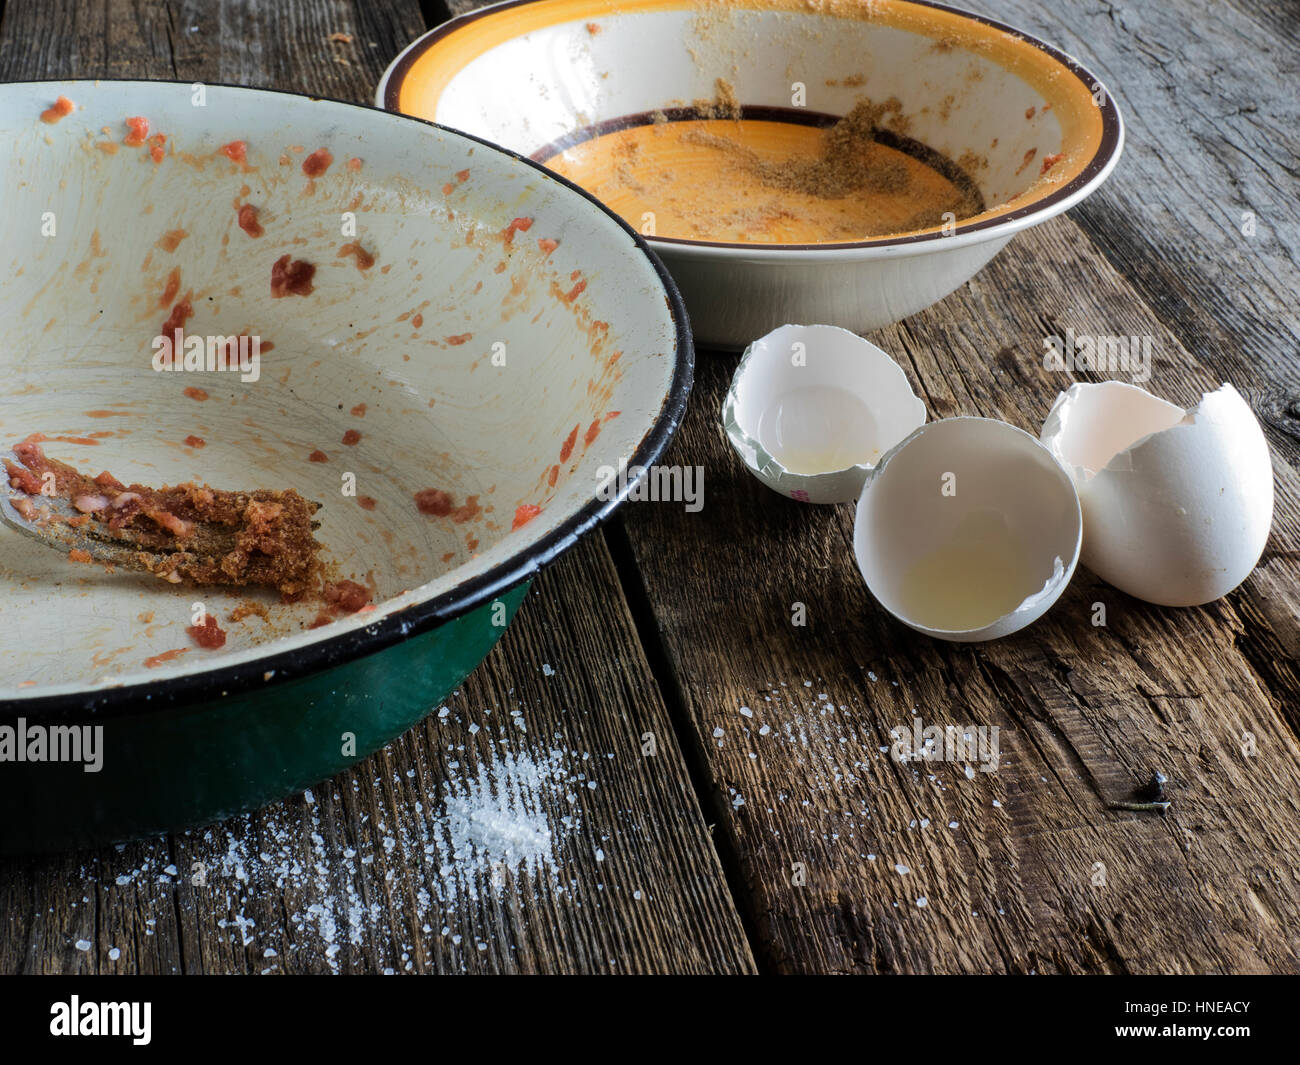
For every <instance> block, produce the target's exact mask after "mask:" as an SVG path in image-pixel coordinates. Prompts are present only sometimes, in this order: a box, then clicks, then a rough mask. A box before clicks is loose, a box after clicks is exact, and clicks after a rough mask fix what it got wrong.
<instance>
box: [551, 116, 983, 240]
mask: <svg viewBox="0 0 1300 1065" xmlns="http://www.w3.org/2000/svg"><path fill="white" fill-rule="evenodd" d="M718 114H722V115H724V117H716V116H717V115H718ZM900 115H901V105H900V104H899V103H898V101H897V100H893V99H891V100H887V101H886V102H884V103H883V104H874V103H872V102H871V101H870V100H867V99H861V100H859V101H858V103H857V104H856V105H855V106H854V107H853V109H852V110H851V111H850V112H849V113H848V114H847V115H844V116H843V117H842V118H840V119H839V120H838V121H835V120H833V119H829V121H830V122H832V123H833V124H830V125H820V126H819V125H816V124H809V122H810V120H813V121H815V120H816V119H817V118H818V117H819V116H817V115H812V114H804V115H800V116H798V120H797V121H792V120H791V118H790V116H789V115H786V114H784V113H780V112H778V111H777V110H776V109H763V108H740V107H739V106H731V107H728V108H719V107H717V106H713V105H705V106H701V105H700V104H696V105H695V106H693V107H692V108H689V109H673V110H672V111H671V112H669V111H659V112H655V113H654V114H653V115H650V116H647V121H645V122H641V123H637V124H630V125H627V126H624V127H622V128H618V129H615V130H612V131H609V132H604V133H599V132H597V133H596V135H594V136H591V137H590V138H588V139H585V140H582V141H580V142H578V143H576V144H572V145H570V146H567V147H564V148H563V149H561V150H560V151H557V152H550V153H546V155H545V157H544V158H541V161H542V162H543V163H544V164H545V165H546V166H547V167H549V168H550V169H551V170H554V171H555V172H556V173H558V174H560V175H561V176H563V177H566V178H568V179H569V180H571V181H573V182H575V183H576V184H578V185H581V186H582V187H583V188H585V189H587V190H588V191H589V192H591V193H592V194H593V195H595V196H596V197H598V198H599V199H600V200H602V201H603V202H604V203H605V204H607V205H608V206H609V207H610V208H612V209H613V210H614V211H616V212H618V213H619V214H620V215H622V216H623V217H624V218H625V219H626V220H627V221H628V222H630V223H631V224H632V225H633V226H635V227H637V228H638V229H641V230H642V231H646V232H649V233H650V235H652V236H657V237H667V238H676V239H682V240H707V241H720V242H726V243H757V244H819V243H843V242H851V241H859V240H866V239H871V238H874V237H882V236H888V235H892V234H898V233H906V232H910V231H914V230H919V229H928V228H931V227H934V226H940V225H943V224H945V223H952V224H955V223H957V222H961V221H962V220H964V219H966V218H970V217H971V216H973V215H976V214H979V213H980V212H982V211H983V210H984V209H985V204H984V200H983V197H982V196H981V194H980V192H979V189H978V188H977V187H976V185H975V183H974V182H973V181H972V180H971V179H970V178H969V177H968V176H967V175H966V174H965V173H964V172H963V171H962V170H961V169H960V168H959V167H958V166H956V164H954V163H952V162H951V161H949V160H948V159H946V158H945V157H943V156H942V155H940V154H939V153H937V152H934V151H932V150H931V149H929V148H927V147H926V146H924V145H921V144H919V143H918V142H915V141H912V140H910V139H909V138H907V137H904V136H902V135H900V134H898V133H896V132H893V131H892V130H889V129H886V128H884V127H883V126H882V123H885V122H887V121H890V120H893V121H895V124H897V119H898V117H899V116H900ZM821 117H823V118H825V116H821ZM542 154H543V153H539V156H541V155H542ZM647 225H649V226H650V229H647V228H646V227H647Z"/></svg>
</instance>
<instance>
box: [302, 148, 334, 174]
mask: <svg viewBox="0 0 1300 1065" xmlns="http://www.w3.org/2000/svg"><path fill="white" fill-rule="evenodd" d="M332 162H334V156H332V155H330V153H329V149H328V148H317V149H316V150H315V151H314V152H312V153H311V155H309V156H307V158H306V159H304V160H303V161H302V172H303V173H304V174H306V175H307V176H308V177H309V178H318V177H320V176H321V175H322V174H323V173H325V171H326V170H328V169H329V168H330V163H332Z"/></svg>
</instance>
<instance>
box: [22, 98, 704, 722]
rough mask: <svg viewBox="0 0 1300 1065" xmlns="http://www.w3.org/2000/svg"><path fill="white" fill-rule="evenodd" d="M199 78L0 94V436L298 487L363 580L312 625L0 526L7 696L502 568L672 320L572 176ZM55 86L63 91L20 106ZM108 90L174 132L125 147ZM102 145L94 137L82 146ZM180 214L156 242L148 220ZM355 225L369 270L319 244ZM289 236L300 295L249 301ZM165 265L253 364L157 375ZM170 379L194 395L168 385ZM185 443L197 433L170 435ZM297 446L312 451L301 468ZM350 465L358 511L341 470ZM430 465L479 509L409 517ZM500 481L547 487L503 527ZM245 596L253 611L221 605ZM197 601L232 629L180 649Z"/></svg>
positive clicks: (630, 431)
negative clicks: (241, 369) (251, 374)
mask: <svg viewBox="0 0 1300 1065" xmlns="http://www.w3.org/2000/svg"><path fill="white" fill-rule="evenodd" d="M206 93H207V96H206V106H202V107H196V106H193V105H192V102H191V89H190V87H189V86H188V85H175V84H164V83H133V82H121V83H112V82H100V83H90V82H80V83H60V84H52V83H47V84H20V85H9V86H4V87H3V89H0V126H2V127H3V128H2V129H0V137H3V139H4V142H5V145H6V149H7V150H6V153H5V157H4V164H3V165H4V171H3V182H4V188H5V211H4V213H3V217H0V246H3V248H4V249H5V252H4V254H5V257H6V258H7V259H8V262H7V263H6V266H5V280H4V282H3V285H2V286H0V319H2V320H3V322H4V326H5V331H6V337H5V340H6V343H5V345H4V347H3V354H0V364H2V366H3V373H2V374H0V453H2V454H5V455H8V454H9V451H10V448H11V447H12V446H13V445H14V444H16V443H18V442H19V441H20V440H22V439H23V438H25V437H27V436H28V434H31V433H34V432H36V433H42V434H44V435H45V436H46V437H47V438H49V439H47V441H46V443H45V445H44V446H45V450H46V453H47V454H48V455H49V456H51V457H53V458H58V459H62V460H65V461H68V462H70V463H72V464H74V465H76V466H77V467H79V468H81V469H83V470H85V471H87V472H90V473H92V474H93V473H97V472H98V471H100V470H102V469H108V470H110V471H111V472H112V473H114V474H115V475H116V476H117V477H119V478H120V479H121V480H122V481H124V482H128V483H129V482H132V481H138V482H140V483H144V484H150V485H158V484H163V483H167V484H175V483H178V482H183V481H188V480H197V481H200V482H207V483H208V484H211V485H212V486H214V487H219V488H227V489H240V490H251V489H255V488H271V489H283V488H295V489H297V490H298V491H299V492H301V493H302V494H303V495H304V496H307V497H309V498H312V499H315V500H318V501H320V502H321V503H322V508H321V510H320V512H319V515H318V516H319V518H320V520H321V523H322V524H321V528H320V530H319V532H318V537H319V539H320V540H321V541H322V542H323V544H324V545H325V549H326V557H327V559H328V561H329V562H330V564H331V568H332V570H333V572H334V574H335V575H336V576H338V577H348V578H352V579H355V580H357V581H359V582H363V583H368V584H370V585H371V587H372V588H373V589H374V591H375V601H376V604H377V608H376V610H374V611H371V612H367V613H364V614H358V615H353V616H351V617H347V618H344V619H342V620H338V621H336V622H334V623H333V624H331V625H327V626H325V627H323V628H319V629H311V630H309V629H307V628H306V626H307V625H308V624H309V623H310V622H311V621H312V620H313V618H314V617H315V616H316V612H317V606H316V605H315V604H312V603H303V604H298V605H283V604H280V603H279V601H278V597H277V596H275V595H274V594H273V593H264V592H263V593H256V594H253V595H249V594H247V593H246V592H241V591H223V590H220V589H202V590H200V589H196V588H194V587H191V586H177V587H173V586H168V585H166V584H164V583H163V582H161V581H159V580H157V579H155V578H152V577H145V576H139V575H132V574H126V573H121V572H119V573H115V574H108V573H106V572H104V571H103V570H102V569H101V568H100V567H98V566H85V565H82V566H78V565H75V564H73V563H70V562H69V561H68V560H67V559H65V558H64V557H62V556H61V555H60V554H59V553H57V552H54V551H51V550H49V549H48V548H44V547H41V546H40V545H38V544H35V543H32V542H30V541H29V540H28V539H27V538H25V537H24V536H22V535H20V534H19V533H17V532H15V531H13V530H12V529H9V528H7V527H2V526H0V628H2V629H3V634H4V635H3V639H0V699H4V698H15V697H17V698H21V697H24V696H36V695H48V694H55V693H61V692H68V691H73V692H76V691H93V690H96V689H99V688H102V687H104V686H106V685H119V684H126V683H135V682H141V681H151V680H157V679H161V678H163V677H168V676H175V675H177V674H184V673H192V672H196V671H201V670H205V669H210V668H213V667H214V666H217V665H225V664H229V663H235V662H247V661H248V660H250V659H253V658H256V657H258V656H261V655H264V654H266V653H267V650H268V648H272V647H273V649H274V650H275V651H276V652H280V651H284V650H288V649H290V648H293V647H299V646H303V645H305V644H308V643H311V642H313V641H317V640H323V639H328V638H330V637H332V636H335V635H337V634H338V633H339V631H340V629H341V628H347V627H352V628H360V627H363V626H366V625H370V624H373V623H375V622H376V621H377V620H379V619H381V618H384V617H385V616H386V615H388V614H390V613H392V612H394V611H397V610H400V609H402V608H404V607H408V606H411V605H412V604H418V603H420V602H422V601H425V600H429V599H432V598H434V597H437V596H442V595H444V593H447V592H449V591H450V590H453V589H455V588H457V587H458V586H460V585H462V584H463V583H464V582H466V581H470V580H471V579H473V578H476V577H479V578H482V575H484V574H489V575H490V573H493V572H501V567H503V566H506V567H508V566H509V565H511V564H516V563H517V562H518V560H519V559H520V557H521V556H528V555H529V553H530V551H532V550H533V549H535V548H536V547H537V545H538V544H539V542H540V541H542V540H543V539H544V538H548V537H549V538H551V540H554V539H555V534H557V531H558V532H559V533H563V532H564V531H565V529H566V528H567V529H572V528H574V525H573V521H574V518H575V516H576V515H578V514H579V512H586V511H587V510H589V508H590V504H591V503H592V501H593V499H594V498H595V496H596V489H597V486H598V485H599V483H600V480H601V478H600V477H599V476H598V472H597V471H598V470H599V468H600V467H602V466H610V465H616V464H617V462H618V460H619V458H620V457H622V456H627V455H630V454H632V453H633V452H634V450H635V449H636V448H637V447H638V446H639V445H640V444H641V442H642V441H643V440H644V439H645V438H646V437H647V435H648V434H649V433H650V431H651V429H652V427H653V426H654V425H655V423H656V421H657V419H658V418H659V416H660V413H661V408H662V407H663V406H664V404H665V398H666V396H668V395H669V393H670V391H671V390H672V387H673V380H674V369H675V367H676V364H677V357H678V355H679V352H678V343H679V341H678V332H677V327H676V325H675V322H674V319H673V314H672V309H671V301H670V300H669V299H667V298H666V297H665V287H664V283H663V281H662V280H661V278H660V276H659V273H658V271H657V269H656V267H655V265H654V264H653V262H652V261H651V260H650V258H649V257H648V256H647V255H645V254H644V252H643V251H642V250H639V249H638V247H637V245H636V243H635V241H634V239H633V237H632V236H631V235H630V234H629V233H628V232H627V231H626V230H625V229H624V228H623V227H622V226H621V225H620V224H619V223H618V222H616V221H615V220H614V219H613V218H612V217H610V216H609V215H608V214H607V213H606V212H605V211H603V210H602V209H601V208H599V207H598V206H597V205H596V204H594V203H593V202H592V201H590V200H589V199H587V198H585V197H583V196H582V195H580V194H579V193H577V192H575V191H574V190H572V189H571V188H568V187H566V186H564V185H563V184H562V183H560V182H558V181H556V180H554V179H553V178H551V176H550V175H549V174H547V173H545V172H543V171H541V170H539V169H537V168H534V167H531V166H528V165H526V164H523V163H521V162H519V161H518V160H516V159H512V158H510V157H509V156H507V155H505V154H503V153H501V152H499V151H497V150H496V149H494V148H491V147H487V146H484V145H481V144H477V143H475V142H474V141H473V140H471V139H469V138H466V137H462V136H460V135H458V134H455V133H449V132H446V131H441V130H437V129H434V128H432V127H430V126H428V125H426V124H424V123H420V122H415V121H411V120H409V119H404V118H401V117H399V116H395V115H391V114H387V113H383V112H378V111H374V110H371V109H365V108H358V107H355V106H351V105H346V104H341V103H334V102H330V101H322V100H312V99H308V98H305V97H298V96H291V95H286V94H279V93H268V92H257V91H253V90H244V89H232V88H218V87H208V88H207V90H206ZM56 94H65V95H67V96H68V97H69V98H71V99H72V100H73V101H74V103H75V104H76V105H77V107H76V110H75V111H74V112H73V113H72V114H71V115H69V116H68V117H66V118H64V119H63V120H62V121H60V122H59V123H58V124H55V125H47V124H44V123H42V122H41V121H40V120H39V119H38V116H39V115H40V114H41V112H42V110H43V109H45V108H46V107H48V106H49V105H50V104H51V103H53V101H54V99H55V96H56ZM132 115H142V116H145V117H146V118H148V120H149V121H150V123H151V127H152V129H153V130H156V131H160V132H162V133H164V134H166V135H167V138H168V140H167V155H166V157H165V158H164V159H163V161H162V162H161V163H157V164H156V163H154V162H153V161H151V160H150V158H149V155H148V151H147V149H142V148H128V147H125V146H123V145H122V144H121V143H120V142H121V141H122V139H123V136H124V134H125V133H126V128H125V126H124V124H123V123H124V119H125V117H126V116H132ZM105 127H107V129H108V132H107V133H104V132H101V131H102V130H103V129H104V128H105ZM236 139H243V140H245V141H246V142H247V144H248V161H249V164H250V166H249V168H248V169H247V170H243V169H241V168H240V167H239V166H237V165H235V164H234V163H233V162H231V161H230V160H229V159H227V158H226V157H224V156H223V155H221V154H220V153H219V151H218V149H219V147H220V146H221V145H223V144H225V143H227V142H231V141H234V140H236ZM112 142H116V143H117V149H116V151H113V152H112V153H111V154H110V151H109V150H105V149H103V148H101V147H100V145H101V144H104V143H112ZM321 147H324V148H327V149H328V150H329V151H330V152H331V153H332V155H333V157H334V162H333V164H332V165H331V166H330V167H329V169H328V171H327V172H326V173H325V174H324V175H323V176H321V177H319V178H316V179H315V180H314V181H311V180H309V179H308V178H307V177H306V176H305V175H304V173H303V170H302V165H301V164H302V162H303V159H304V158H305V157H306V155H307V154H308V153H310V152H312V151H314V150H315V149H317V148H321ZM354 158H355V159H359V160H361V162H360V165H359V169H354V168H352V167H350V166H349V165H348V160H350V159H354ZM354 165H355V164H354ZM466 172H467V173H466ZM458 175H459V176H458ZM444 186H450V189H449V191H444ZM244 202H247V203H252V204H255V205H256V206H257V207H258V208H259V210H260V222H261V224H262V225H263V227H264V230H265V232H264V235H262V236H261V237H260V238H257V239H254V238H251V237H249V236H248V235H247V234H246V233H245V232H244V231H243V230H242V229H241V228H240V227H239V226H238V224H237V214H236V206H237V205H238V204H239V203H244ZM521 217H527V218H531V219H533V223H532V227H531V228H530V229H529V230H528V231H527V232H517V233H516V234H515V235H514V237H513V238H512V239H511V242H510V244H509V246H507V245H506V242H505V240H504V238H503V237H502V233H503V231H505V230H506V229H507V227H508V226H509V225H510V223H511V221H512V220H513V219H516V218H521ZM351 218H355V227H356V235H355V236H352V235H349V233H350V231H346V230H345V228H344V227H346V226H347V225H348V224H349V219H351ZM43 227H44V231H45V234H46V235H43ZM178 230H184V232H185V236H184V237H183V239H181V240H180V241H179V243H177V244H176V245H175V249H174V250H171V251H169V250H167V245H169V244H170V243H171V242H170V241H168V240H167V239H166V238H165V236H164V235H165V234H168V233H172V234H173V238H172V239H173V240H174V239H175V236H174V235H175V231H178ZM539 240H546V241H555V242H557V245H556V246H555V247H554V249H553V250H551V251H549V252H547V251H546V250H544V249H543V248H542V247H540V246H539V243H538V242H539ZM354 241H355V242H359V243H360V244H361V245H362V247H363V248H364V249H365V250H366V251H367V252H368V253H370V254H373V256H374V258H375V262H374V265H373V266H372V267H371V268H370V269H368V270H364V271H363V270H361V269H359V267H358V265H357V263H356V260H355V258H354V257H352V256H346V255H345V256H341V255H340V253H339V252H340V248H341V247H343V246H344V245H347V244H349V243H351V242H354ZM286 253H287V254H290V255H292V257H293V258H294V259H303V260H307V261H310V262H312V263H315V264H316V265H317V267H318V269H317V272H316V275H315V281H314V285H315V290H314V292H312V293H311V294H310V295H308V296H286V297H283V298H278V299H276V298H272V295H271V283H270V282H271V268H272V263H273V262H274V261H275V260H276V259H278V258H279V257H280V256H282V255H284V254H286ZM173 269H179V271H180V289H179V295H183V294H184V293H186V292H188V291H192V305H193V308H194V315H193V317H192V318H191V319H190V320H189V321H188V322H186V331H187V333H188V334H190V335H194V334H200V335H206V334H217V335H222V336H228V335H236V334H249V335H257V336H259V337H260V338H261V341H262V344H263V345H267V344H270V345H271V349H270V350H269V351H265V352H264V353H263V356H262V366H261V376H260V378H259V379H258V380H257V381H255V382H247V383H245V382H242V381H241V380H240V379H239V377H238V375H237V374H234V373H230V372H217V373H185V372H182V373H176V372H161V373H160V372H155V371H154V370H153V368H152V366H151V359H152V354H153V352H152V347H151V343H152V340H153V338H154V337H155V336H156V335H158V334H159V333H160V332H161V329H162V323H163V322H164V320H165V319H166V318H167V316H168V314H169V309H170V305H169V304H164V303H163V302H162V296H163V295H164V294H165V290H166V286H167V282H168V276H169V274H170V273H171V271H172V270H173ZM582 283H585V288H582V289H581V291H575V290H578V289H579V288H581V285H582ZM417 315H418V316H419V319H417V317H416V316H417ZM417 320H418V322H419V324H418V327H417V325H416V324H415V323H416V322H417ZM447 338H455V339H454V340H448V339H447ZM620 353H621V354H620ZM494 354H495V355H496V356H497V359H496V361H495V362H494V358H493V356H494ZM684 357H687V358H688V357H689V355H688V354H687V355H686V356H684ZM189 387H197V388H201V389H202V390H204V391H205V392H207V393H208V396H209V398H208V399H207V400H206V401H197V400H195V399H192V398H188V397H187V396H186V394H185V389H186V388H189ZM361 404H364V405H365V410H364V413H363V414H362V413H360V405H361ZM354 408H355V409H357V411H358V413H353V411H354ZM614 412H617V415H616V416H615V414H614ZM593 426H595V428H593ZM349 429H356V430H358V431H359V432H360V433H361V439H360V441H359V442H358V443H357V444H355V445H354V446H345V445H344V444H343V443H342V438H343V435H344V433H345V432H346V431H347V430H349ZM575 430H576V434H575ZM189 436H197V437H200V438H201V439H202V440H203V441H204V442H205V445H206V446H203V447H201V448H198V447H193V446H187V445H186V443H185V440H186V438H187V437H189ZM60 438H65V439H60ZM570 440H572V441H573V442H572V443H571V444H570V445H569V447H566V441H570ZM79 441H80V442H79ZM316 450H320V451H322V452H324V453H325V454H326V455H327V456H328V460H329V461H328V462H319V461H317V462H312V461H309V458H308V456H310V455H311V454H312V452H313V451H316ZM348 474H351V475H354V476H355V479H356V488H355V492H356V496H357V497H360V496H366V497H370V498H371V499H373V500H374V501H375V505H374V508H373V509H371V510H367V509H364V508H363V507H362V506H361V505H359V504H358V501H357V498H356V497H354V496H350V495H345V494H344V482H345V480H346V477H345V475H348ZM424 488H438V489H441V490H444V491H446V492H449V493H450V494H451V496H452V497H453V499H454V501H455V504H456V506H457V507H461V506H464V505H465V504H466V502H467V501H468V500H469V499H470V497H475V500H476V506H471V507H470V508H469V509H468V510H467V511H462V512H461V513H459V514H457V515H455V516H449V517H443V518H431V517H426V516H424V515H422V514H420V513H419V512H418V510H417V508H416V506H415V503H414V500H413V496H414V493H416V492H418V491H420V490H421V489H424ZM521 506H525V507H530V506H536V507H541V512H540V513H539V514H538V515H537V516H536V517H534V518H533V519H532V520H531V521H529V522H527V523H526V524H524V525H522V526H521V527H520V528H519V529H517V530H513V531H512V525H513V524H514V521H515V515H516V510H517V508H519V507H521ZM457 518H461V519H465V520H456V519H457ZM566 523H567V525H566ZM249 599H252V600H255V601H256V602H258V603H260V604H261V605H262V606H264V607H265V608H266V611H267V616H266V618H259V617H258V616H250V617H248V618H247V619H245V620H243V621H240V622H237V623H228V622H227V620H226V619H227V617H228V614H229V612H230V611H231V610H232V609H233V608H234V607H235V605H236V604H238V603H241V602H245V601H246V600H249ZM196 602H202V603H204V605H205V608H206V610H207V611H208V612H210V613H215V614H216V616H217V617H218V618H219V619H220V623H221V625H222V627H223V628H225V629H226V630H227V631H228V632H229V634H230V636H229V642H228V643H227V645H226V647H225V648H223V649H221V650H219V651H215V652H213V651H203V650H199V649H198V648H196V647H194V646H193V645H192V643H191V641H190V640H189V638H188V637H187V635H186V633H185V631H184V630H185V628H186V626H187V625H189V624H190V623H191V611H192V608H193V605H194V604H195V603H196ZM180 648H188V650H187V651H186V652H185V653H184V654H182V655H179V656H178V657H176V658H174V659H173V660H170V661H166V662H165V663H163V664H161V665H158V666H156V667H155V668H149V667H147V666H146V665H145V661H146V659H150V658H152V657H153V656H156V655H159V654H160V653H163V652H166V651H169V650H173V649H180Z"/></svg>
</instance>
